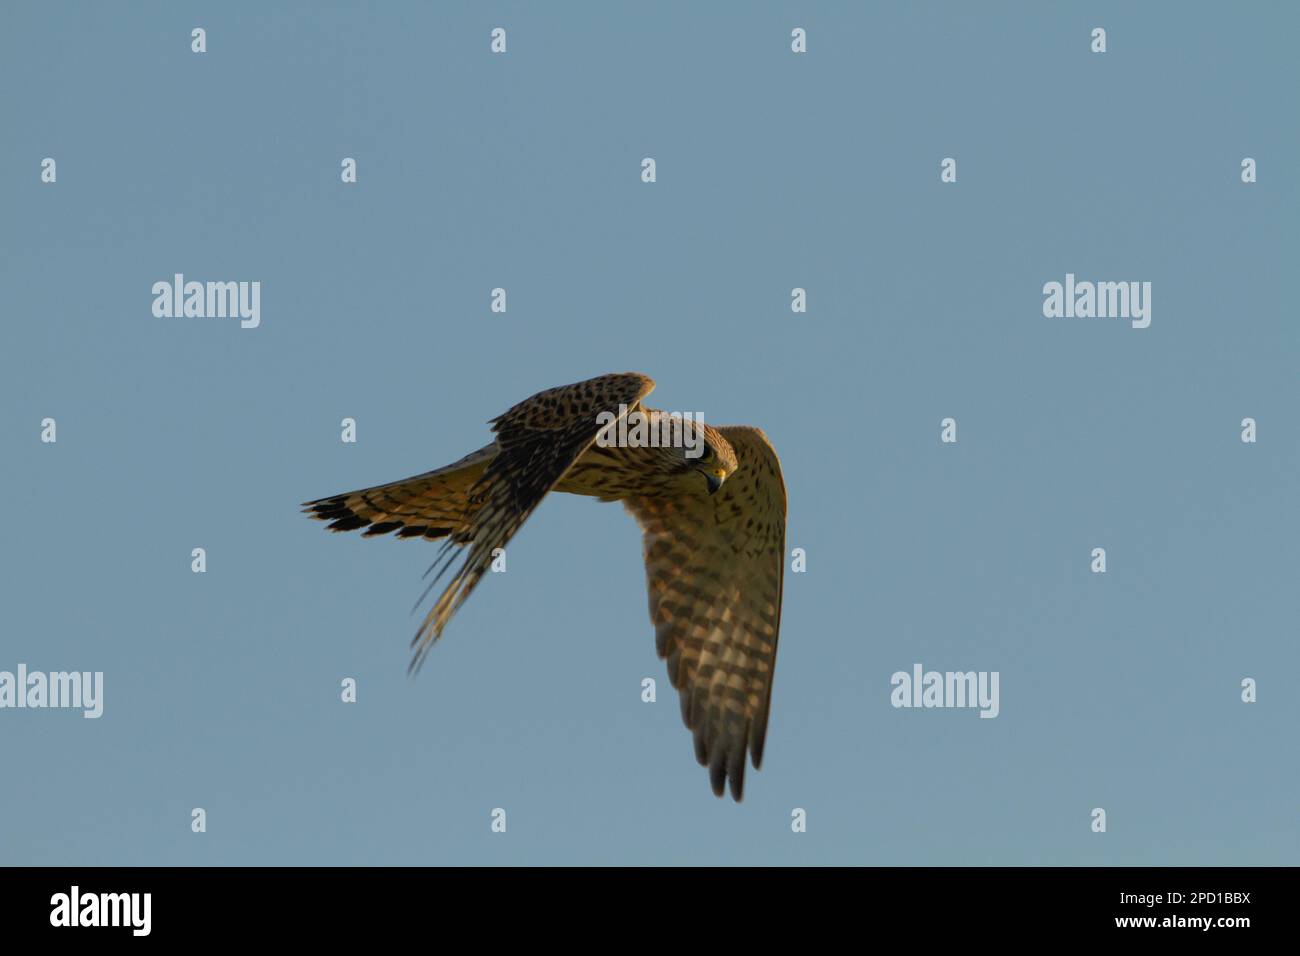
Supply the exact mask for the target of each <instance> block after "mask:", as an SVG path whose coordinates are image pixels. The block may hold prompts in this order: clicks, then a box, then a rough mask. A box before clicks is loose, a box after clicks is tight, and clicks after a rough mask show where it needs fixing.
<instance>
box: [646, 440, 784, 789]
mask: <svg viewBox="0 0 1300 956" xmlns="http://www.w3.org/2000/svg"><path fill="white" fill-rule="evenodd" d="M718 431H719V432H721V433H722V434H723V436H724V437H725V438H726V439H727V441H728V442H730V443H731V446H732V448H733V449H735V452H736V459H737V468H736V470H735V472H733V473H732V474H731V475H730V476H729V477H728V478H727V481H726V483H725V484H723V486H722V488H721V490H719V491H718V493H717V494H715V495H712V496H704V495H700V496H699V497H690V498H681V497H672V498H668V497H645V498H629V499H626V500H625V501H624V505H625V506H626V507H627V510H628V511H630V512H631V513H632V515H633V516H634V517H635V518H636V520H637V523H638V524H640V526H641V529H642V531H643V532H644V549H645V566H646V579H647V585H648V589H649V592H650V620H651V623H652V624H654V628H655V645H656V649H657V650H658V652H659V656H660V657H661V658H665V659H666V660H667V662H668V677H669V679H670V680H671V681H672V684H673V686H674V687H676V688H677V690H678V691H679V692H680V694H681V704H682V719H683V720H684V721H685V722H686V726H687V728H688V729H690V730H692V731H693V732H694V734H695V756H696V759H697V760H699V762H700V764H701V765H703V766H706V767H708V768H709V782H710V783H711V784H712V786H713V792H714V793H715V794H717V795H718V796H722V794H723V791H724V789H725V788H726V785H727V780H728V779H730V781H731V795H732V797H734V798H735V799H736V800H740V799H741V797H742V795H743V793H744V785H745V754H746V751H747V750H748V752H749V754H750V755H751V758H752V760H753V764H754V768H755V769H757V768H758V767H759V765H760V764H761V763H762V760H763V740H764V737H765V735H766V733H767V717H768V707H769V704H770V701H771V697H772V673H773V668H774V667H775V665H776V643H777V637H778V635H779V631H780V626H781V585H782V580H783V573H784V570H785V483H784V481H783V480H782V477H781V463H780V461H779V460H778V459H777V456H776V452H775V450H774V449H773V448H772V446H771V444H770V443H769V442H768V440H767V437H766V436H765V435H764V434H763V433H762V432H761V431H759V430H758V429H756V428H748V427H745V426H740V425H733V426H727V427H722V428H719V429H718Z"/></svg>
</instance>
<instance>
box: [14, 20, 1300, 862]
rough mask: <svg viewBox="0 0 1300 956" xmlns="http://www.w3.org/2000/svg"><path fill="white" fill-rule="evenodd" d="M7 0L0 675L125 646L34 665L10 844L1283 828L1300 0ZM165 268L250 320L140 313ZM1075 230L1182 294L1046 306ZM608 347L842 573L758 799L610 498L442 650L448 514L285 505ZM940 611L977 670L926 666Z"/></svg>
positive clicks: (549, 382) (562, 505) (455, 429)
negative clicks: (81, 685)
mask: <svg viewBox="0 0 1300 956" xmlns="http://www.w3.org/2000/svg"><path fill="white" fill-rule="evenodd" d="M1171 10H1176V11H1177V12H1176V13H1173V14H1171ZM0 18H2V19H0V23H2V24H3V26H2V27H0V79H2V80H3V88H4V89H6V90H8V91H10V94H9V95H8V96H6V97H5V98H4V99H3V101H0V128H3V129H4V130H5V135H4V138H3V148H2V149H0V208H2V209H3V213H2V214H0V282H2V283H3V289H4V297H5V302H6V308H5V313H4V318H3V336H4V345H3V348H0V399H3V401H2V403H0V441H2V442H3V445H4V447H5V449H6V455H5V465H6V467H5V469H4V477H3V486H4V488H5V491H6V495H5V497H6V500H7V501H8V503H9V506H10V507H9V509H8V513H7V516H6V517H7V520H6V528H5V535H4V543H3V545H0V572H2V574H3V580H4V581H5V583H6V587H5V596H6V602H5V603H6V607H7V611H8V613H7V615H6V620H5V624H4V627H3V629H0V669H4V670H13V669H14V668H15V667H16V666H17V665H18V664H19V663H20V662H21V663H25V664H26V665H27V666H28V667H29V668H30V669H33V670H47V671H49V670H69V669H75V670H84V671H102V672H103V673H104V683H105V692H104V696H105V700H104V715H103V717H101V718H100V719H98V720H83V719H82V718H81V716H80V714H79V713H77V712H74V711H57V710H44V711H41V710H22V711H18V710H3V711H0V765H3V767H4V768H5V772H4V777H5V779H6V780H7V784H6V785H5V786H4V787H2V788H0V861H3V862H6V863H17V864H178V865H188V864H336V863H343V864H354V863H355V864H397V863H401V864H438V863H459V864H496V863H519V864H545V863H559V864H582V863H649V864H692V863H737V864H746V863H755V864H816V863H863V864H965V863H970V864H1145V865H1156V864H1175V865H1179V864H1284V863H1285V864H1295V863H1296V862H1297V858H1298V855H1297V790H1298V789H1300V772H1298V771H1297V764H1296V761H1295V745H1294V737H1295V728H1296V726H1297V718H1298V717H1300V709H1298V708H1300V705H1297V703H1296V697H1295V695H1294V694H1293V693H1292V692H1291V685H1292V684H1293V683H1294V675H1295V674H1296V673H1297V670H1298V669H1300V652H1298V651H1297V645H1296V641H1295V633H1294V629H1295V621H1296V619H1297V615H1296V611H1297V597H1296V593H1297V592H1296V589H1295V581H1294V578H1295V569H1296V567H1297V559H1298V558H1300V554H1298V553H1297V552H1298V550H1300V544H1298V543H1297V542H1298V541H1300V535H1297V530H1300V529H1298V527H1297V525H1298V524H1300V521H1298V515H1297V509H1296V507H1295V501H1296V492H1297V478H1296V476H1297V473H1298V471H1300V469H1298V466H1300V455H1298V454H1297V448H1300V442H1298V441H1297V439H1298V437H1300V436H1298V435H1297V421H1296V417H1295V408H1296V371H1295V370H1296V364H1297V357H1298V350H1297V344H1298V343H1297V336H1296V323H1295V304H1294V295H1293V293H1292V290H1291V278H1290V277H1291V275H1292V273H1293V271H1294V264H1295V260H1296V252H1297V247H1298V244H1297V228H1298V224H1300V217H1297V215H1296V213H1297V188H1296V183H1295V178H1294V176H1293V175H1292V173H1291V170H1293V169H1294V168H1295V165H1296V160H1297V149H1298V147H1300V141H1298V137H1297V129H1296V125H1295V123H1294V122H1292V121H1291V119H1289V118H1293V117H1294V115H1295V92H1294V91H1295V90H1296V89H1297V82H1296V81H1297V76H1296V71H1297V67H1296V61H1295V57H1294V52H1293V50H1292V49H1291V37H1293V36H1294V34H1295V29H1296V27H1297V26H1300V22H1297V14H1296V12H1295V11H1294V10H1293V9H1291V8H1286V7H1281V6H1261V7H1259V8H1256V9H1254V11H1253V12H1252V10H1251V8H1241V9H1240V10H1239V9H1238V8H1233V9H1232V10H1231V11H1226V10H1224V9H1223V8H1216V9H1215V10H1214V12H1213V13H1212V14H1211V13H1201V12H1195V11H1193V10H1191V9H1189V8H1188V7H1184V6H1179V7H1177V8H1173V7H1169V6H1163V5H1154V4H1152V5H1142V6H1141V7H1140V8H1131V7H1130V6H1129V5H1124V4H1101V5H1089V8H1088V9H1087V10H1086V11H1085V10H1084V9H1083V8H1079V9H1069V8H1066V7H1064V6H1059V5H1043V4H998V5H995V6H992V7H990V8H989V9H987V10H979V9H975V8H974V6H973V5H968V4H950V3H947V4H925V5H911V4H906V5H904V4H887V5H870V6H868V5H857V4H797V3H791V4H777V3H771V4H762V5H743V6H742V5H739V4H710V5H707V6H700V5H688V4H656V5H653V6H651V7H644V6H640V5H631V4H594V3H591V4H572V5H563V6H558V7H545V8H544V7H541V6H539V5H535V4H437V5H431V4H385V5H376V7H375V8H366V9H365V10H364V11H362V10H361V9H359V8H357V9H353V8H352V7H351V6H349V5H341V4H313V5H311V7H310V10H309V11H308V8H307V7H306V6H305V5H297V4H274V5H263V4H221V5H177V4H162V3H152V4H132V5H129V6H125V7H124V6H114V7H112V8H109V7H105V6H102V5H93V4H35V3H22V4H10V5H8V6H6V8H5V10H4V13H3V14H0ZM196 26H201V27H203V28H204V29H205V30H206V31H207V47H208V49H207V52H206V53H204V54H201V55H198V54H194V53H192V52H191V50H190V31H191V30H192V29H193V28H194V27H196ZM497 26H502V27H505V28H506V29H507V36H508V52H507V53H506V54H505V55H493V54H491V53H490V51H489V48H488V47H489V32H490V30H491V29H492V28H493V27H497ZM795 26H802V27H804V28H806V29H807V31H808V53H807V54H804V55H795V54H793V53H791V51H790V30H791V29H792V28H793V27H795ZM1096 26H1102V27H1105V28H1106V29H1107V31H1108V50H1107V52H1106V53H1104V54H1094V53H1092V52H1090V50H1089V34H1090V31H1091V30H1092V28H1093V27H1096ZM647 156H649V157H654V158H655V160H656V163H657V180H658V181H657V182H655V183H654V184H645V183H642V182H641V180H640V169H641V161H642V159H643V158H644V157H647ZM45 157H52V158H54V159H56V161H57V177H58V178H57V182H56V183H54V184H47V183H42V182H41V181H40V163H41V160H42V159H43V158H45ZM343 157H353V158H355V159H356V160H357V163H358V181H357V183H355V184H352V185H345V184H343V183H342V182H341V181H340V175H339V173H340V161H341V160H342V159H343ZM944 157H954V158H955V159H956V160H957V163H958V178H957V182H955V183H951V184H943V183H941V182H940V181H939V163H940V160H941V159H943V158H944ZM1243 157H1252V158H1254V159H1256V161H1257V163H1258V170H1259V181H1258V182H1257V183H1254V184H1249V185H1247V184H1243V183H1242V182H1241V179H1240V163H1241V160H1242V158H1243ZM177 272H181V273H184V274H185V275H186V276H187V277H188V278H193V279H199V280H214V281H217V280H221V281H225V280H244V281H254V280H256V281H259V282H260V283H261V290H262V292H261V325H260V326H259V327H258V328H257V329H241V328H239V326H238V323H237V322H235V321H232V320H220V319H211V320H209V319H158V318H155V317H154V316H153V315H152V312H151V303H152V295H151V293H150V289H151V286H152V285H153V283H154V282H156V281H159V280H169V279H170V278H171V276H172V275H173V274H174V273H177ZM1067 273H1073V274H1075V275H1077V276H1078V277H1079V278H1080V279H1092V280H1115V281H1119V280H1123V281H1129V280H1133V281H1139V280H1140V281H1149V282H1151V283H1152V289H1153V292H1152V309H1153V312H1152V323H1151V326H1150V327H1149V328H1146V329H1141V330H1138V329H1133V328H1131V327H1130V325H1129V324H1128V323H1127V322H1124V321H1121V320H1113V319H1092V320H1085V319H1049V318H1046V317H1044V315H1043V312H1042V304H1043V293H1042V287H1043V285H1044V284H1045V283H1047V282H1051V281H1058V282H1059V281H1063V280H1064V278H1065V276H1066V274H1067ZM495 287H504V288H506V289H507V291H508V297H509V298H508V302H509V307H508V312H507V313H505V314H504V315H495V314H492V313H491V312H490V311H489V308H488V305H489V294H490V291H491V289H493V288H495ZM794 287H801V288H805V289H806V290H807V294H808V311H807V313H804V314H795V313H792V312H791V310H790V290H791V289H792V288H794ZM623 370H637V371H642V372H645V373H647V374H650V375H652V376H653V377H654V378H655V379H656V380H657V381H658V388H657V390H656V392H655V394H654V396H653V397H652V403H654V404H656V405H657V406H658V407H662V408H666V409H673V410H682V411H698V412H700V413H702V414H703V415H704V418H705V420H706V421H708V422H710V423H712V424H729V423H740V424H753V425H758V426H760V427H762V428H763V429H764V430H765V431H766V432H767V434H768V435H769V436H770V438H771V439H772V441H773V443H774V444H775V446H776V448H777V450H778V451H779V453H780V454H781V457H782V462H783V466H784V471H785V480H786V484H787V486H788V489H789V497H790V512H789V531H788V543H789V546H790V547H792V548H793V547H801V548H804V549H805V550H806V552H807V556H808V558H807V567H808V570H807V572H806V573H803V574H787V576H786V589H785V601H784V616H783V630H782V639H781V645H780V653H779V657H778V665H777V670H776V674H777V676H776V686H775V693H774V698H773V710H772V718H771V725H770V729H769V734H768V740H767V751H766V759H765V762H764V767H763V769H762V770H761V771H760V772H757V773H755V772H753V771H752V770H751V771H750V773H749V774H748V776H747V786H746V797H745V801H744V803H743V804H741V805H735V804H733V803H732V802H731V801H730V800H726V801H720V800H716V799H715V798H713V797H712V796H711V794H710V793H709V790H708V781H707V774H706V772H705V771H704V770H703V769H702V768H699V767H698V766H697V765H696V764H695V761H694V758H693V753H692V746H691V741H690V736H689V734H688V733H687V731H686V730H685V729H684V728H683V727H682V725H681V720H680V717H679V714H678V706H677V702H676V699H675V695H674V693H673V692H672V691H671V690H670V688H669V687H668V684H667V680H666V679H665V678H666V675H665V671H664V667H663V665H662V663H661V662H659V661H658V660H657V659H656V658H655V655H654V644H653V637H652V631H651V629H650V626H649V622H648V618H647V614H646V598H645V584H644V578H643V571H642V567H641V558H640V545H639V540H638V534H637V531H636V528H635V526H634V524H633V523H632V521H631V520H630V519H629V518H628V517H627V516H626V515H624V514H623V512H622V509H621V508H619V507H618V506H615V505H600V504H597V503H595V502H592V501H589V500H583V499H577V498H571V497H568V496H560V495H556V496H554V497H552V498H549V499H547V500H546V501H545V502H544V504H543V506H542V507H541V508H540V509H539V510H538V512H537V513H536V514H535V516H534V517H533V518H532V519H531V520H530V521H529V522H528V524H527V525H526V526H525V528H524V529H523V530H522V532H521V533H520V534H519V535H518V537H517V538H516V539H515V540H514V541H513V542H512V543H511V546H510V552H509V571H508V572H507V573H506V574H505V575H494V576H491V577H490V578H489V579H488V580H487V581H485V582H484V583H483V585H482V586H481V587H480V588H479V590H478V591H477V592H476V593H475V594H474V596H473V597H472V599H471V600H470V601H469V603H468V604H467V605H466V606H465V607H464V608H463V609H462V611H461V612H460V614H459V615H458V616H457V618H456V620H455V621H454V622H453V624H452V626H451V627H450V628H449V630H448V632H447V634H446V636H445V638H444V640H443V641H442V642H441V644H440V645H439V646H438V647H437V648H435V650H434V652H433V654H432V655H431V656H430V658H429V660H428V661H427V662H426V664H425V667H424V669H423V671H422V673H421V674H420V676H419V678H418V679H416V680H414V681H412V680H409V679H408V678H407V677H406V673H405V666H406V662H407V653H408V651H407V641H408V639H409V636H410V634H411V633H412V631H413V630H414V627H415V624H416V620H415V619H414V618H412V617H411V615H410V609H411V604H412V602H413V601H414V600H415V598H416V597H417V595H418V594H419V592H420V590H421V588H422V585H423V582H422V579H421V574H422V573H423V571H424V570H425V568H426V567H427V565H428V563H429V562H430V560H431V559H432V557H433V554H434V550H435V549H434V548H433V546H431V545H429V544H427V543H420V542H411V541H396V540H389V539H371V540H362V539H360V538H359V537H358V536H356V535H328V534H326V533H324V531H323V530H322V527H321V526H320V525H319V524H316V523H314V522H310V521H308V520H306V519H305V518H304V517H302V516H301V515H300V514H299V513H298V504H299V502H301V501H304V500H306V499H309V498H316V497H321V496H323V495H327V494H331V493H334V492H339V491H344V490H348V489H352V488H357V487H363V486H366V485H370V484H376V483H380V482H383V481H389V480H393V479H396V478H400V477H404V476H406V475H410V474H415V473H418V472H421V471H424V470H427V469H429V468H433V467H436V466H439V465H442V464H446V463H448V462H451V461H453V460H455V459H457V458H459V457H461V456H462V455H464V454H465V453H467V452H468V451H471V450H472V449H475V448H477V447H479V446H480V445H482V444H483V443H484V442H485V441H486V440H487V435H488V431H487V426H486V424H485V422H486V421H487V419H489V418H491V417H493V416H494V415H496V414H498V413H500V412H502V411H504V410H505V409H506V408H507V407H509V406H510V405H512V404H513V403H515V402H516V401H518V400H520V399H522V398H524V397H526V396H528V395H530V394H532V393H533V392H536V391H538V390H540V389H543V388H547V387H550V386H553V385H559V384H563V383H567V382H572V381H575V380H579V379H583V378H587V377H590V376H593V375H597V374H601V373H604V372H610V371H623ZM1247 416H1249V417H1253V418H1255V419H1256V420H1257V422H1258V429H1259V432H1258V441H1257V442H1256V443H1254V444H1244V443H1242V442H1241V441H1240V432H1241V427H1240V422H1241V420H1242V419H1243V418H1244V417H1247ZM46 417H53V418H54V419H56V421H57V423H58V426H57V427H58V441H57V443H55V444H44V443H42V442H41V441H40V422H41V420H42V419H44V418H46ZM344 417H352V418H355V419H356V421H357V423H358V435H359V440H358V442H357V443H356V444H352V445H345V444H343V443H341V442H340V441H339V423H340V421H341V419H343V418H344ZM945 417H953V418H955V419H956V421H957V423H958V442H957V443H956V444H952V445H945V444H941V443H940V441H939V423H940V421H941V420H942V419H943V418H945ZM195 547H203V548H205V549H206V552H207V556H208V558H207V560H208V570H207V572H206V573H205V574H201V575H200V574H193V573H191V570H190V554H191V550H192V549H193V548H195ZM1095 547H1104V548H1105V549H1106V551H1107V560H1108V568H1107V572H1106V573H1105V574H1093V573H1091V571H1090V570H1089V563H1090V554H1091V552H1092V549H1093V548H1095ZM917 662H919V663H922V664H923V665H925V667H926V668H933V669H937V670H981V671H997V672H999V674H1000V691H1001V701H1000V713H999V716H998V717H997V718H996V719H993V720H981V719H979V718H978V717H977V715H976V713H975V712H974V711H971V710H942V709H937V710H900V709H895V708H893V707H891V706H890V691H891V686H890V676H891V675H892V674H893V673H894V672H895V671H899V670H910V669H911V667H912V665H913V664H914V663H917ZM345 677H353V678H355V679H356V680H357V682H358V701H357V702H356V703H355V704H343V703H342V702H341V701H340V699H339V684H340V681H341V680H342V679H343V678H345ZM645 677H654V678H656V679H657V680H658V682H659V689H660V693H659V696H658V701H657V703H655V704H646V703H643V702H642V701H641V697H640V690H641V681H642V679H643V678H645ZM1246 677H1252V678H1254V679H1256V680H1257V681H1258V687H1259V691H1258V693H1259V699H1258V702H1257V703H1254V704H1244V703H1243V702H1242V701H1241V699H1240V693H1241V691H1240V683H1241V681H1242V679H1243V678H1246ZM195 807H202V808H204V809H205V810H206V811H207V832H206V833H202V834H195V833H192V832H191V828H190V820H191V810H192V808H195ZM496 807H502V808H504V809H505V810H506V811H507V814H508V829H507V832H506V833H505V834H494V833H492V832H490V828H489V824H490V813H491V811H492V809H493V808H496ZM1095 807H1102V808H1105V810H1106V812H1107V821H1108V826H1107V832H1106V833H1104V834H1099V833H1093V832H1092V831H1091V829H1090V823H1091V817H1090V812H1091V810H1092V809H1093V808H1095ZM793 808H803V809H804V810H806V812H807V818H808V828H807V832H806V833H801V834H795V833H792V832H791V828H790V819H791V816H790V815H791V811H792V809H793Z"/></svg>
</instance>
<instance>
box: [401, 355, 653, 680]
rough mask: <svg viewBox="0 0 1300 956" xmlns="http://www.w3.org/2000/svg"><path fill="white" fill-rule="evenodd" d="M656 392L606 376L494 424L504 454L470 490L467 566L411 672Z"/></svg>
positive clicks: (416, 644)
mask: <svg viewBox="0 0 1300 956" xmlns="http://www.w3.org/2000/svg"><path fill="white" fill-rule="evenodd" d="M653 388H654V381H653V380H651V379H650V378H649V377H647V376H645V375H639V374H637V373H634V372H627V373H621V374H615V375H602V376H600V377H599V378H593V379H588V380H587V381H585V382H577V383H575V384H573V385H563V386H561V387H559V388H552V389H548V390H547V391H544V392H539V393H538V394H536V395H534V396H532V397H531V398H528V399H525V400H524V401H522V402H520V403H519V404H518V405H516V406H514V407H513V408H511V409H510V410H509V411H508V412H506V413H505V414H503V415H500V416H499V417H497V418H494V419H493V420H492V422H493V426H494V427H493V431H495V432H496V436H497V437H496V445H497V449H498V450H497V454H496V456H495V457H494V458H492V460H491V461H490V462H489V463H488V465H487V467H486V468H485V469H484V471H483V474H482V476H481V477H480V478H479V479H478V481H477V482H476V483H475V484H474V486H473V487H472V488H471V489H470V490H469V495H468V502H469V507H470V510H471V512H472V518H471V519H470V521H469V527H468V529H467V539H468V542H469V543H468V547H467V549H466V551H465V558H464V561H463V562H462V564H461V566H460V569H459V570H458V571H457V572H456V574H455V576H454V577H453V578H452V579H451V581H450V583H448V585H447V587H446V589H445V590H444V591H443V592H442V595H441V596H440V597H439V598H438V600H437V602H436V603H435V604H434V606H433V607H432V608H431V609H430V610H429V613H428V614H427V615H426V616H425V618H424V621H423V622H422V623H421V625H420V629H419V630H418V631H416V633H415V637H414V638H412V639H411V646H412V647H413V648H414V654H413V656H412V658H411V669H412V670H415V669H417V668H418V667H419V666H420V663H421V662H422V661H423V660H424V656H425V654H427V653H428V651H429V648H430V647H431V646H433V642H434V641H436V640H437V639H438V638H439V637H441V636H442V632H443V629H444V628H445V627H446V626H447V623H448V622H449V621H450V620H451V618H452V616H453V615H454V614H455V613H456V611H457V610H458V609H459V608H460V606H461V605H462V604H463V603H465V599H466V598H468V597H469V595H470V593H471V592H472V591H473V590H474V587H475V585H477V584H478V582H479V580H480V579H481V578H482V577H483V575H484V573H486V571H487V569H488V568H489V567H490V566H491V564H492V559H493V557H494V552H496V550H497V549H498V548H504V547H505V546H506V542H508V541H509V540H510V539H511V537H513V536H514V534H515V532H516V531H518V530H519V528H520V526H521V525H523V523H524V522H525V521H526V520H527V519H528V516H529V515H530V514H532V513H533V510H534V509H535V508H536V507H537V505H538V504H540V503H541V500H542V499H543V498H544V497H546V493H547V492H548V491H550V490H551V488H552V487H554V486H555V483H556V482H557V481H559V480H560V478H562V477H563V476H564V473H565V472H566V471H568V470H569V467H570V466H571V465H572V464H573V463H574V462H575V461H577V460H578V458H579V457H581V455H582V453H583V452H584V451H586V450H587V449H588V448H589V447H590V446H591V445H592V444H593V443H594V442H595V440H596V437H597V435H598V434H599V433H600V432H601V431H602V430H603V429H604V428H607V427H609V422H610V421H617V420H618V418H619V417H621V416H622V415H625V414H627V413H628V412H629V411H631V410H633V409H635V408H636V407H637V406H638V405H639V403H640V402H641V400H642V399H643V398H645V396H647V395H649V394H650V391H651V389H653ZM602 414H605V415H606V416H612V418H609V417H605V418H602V417H601V416H602ZM454 543H455V542H454V541H451V540H449V541H448V542H447V543H446V544H445V545H444V546H443V553H442V554H441V555H440V556H439V560H438V561H437V562H435V567H436V566H437V565H438V564H439V563H441V564H442V565H443V568H442V570H443V571H445V570H446V569H447V568H448V567H449V566H450V565H451V564H452V563H453V560H454V558H455V557H456V551H455V550H453V545H454ZM441 574H442V572H441V571H440V572H439V574H438V576H437V577H435V578H434V581H433V583H431V584H430V585H429V587H430V588H432V587H433V584H434V583H436V582H437V580H438V577H441ZM427 593H428V592H427V591H426V594H427Z"/></svg>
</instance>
